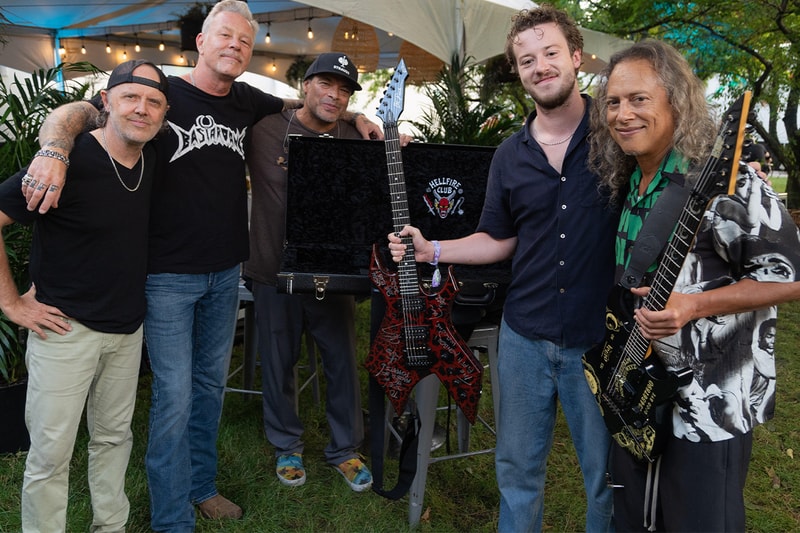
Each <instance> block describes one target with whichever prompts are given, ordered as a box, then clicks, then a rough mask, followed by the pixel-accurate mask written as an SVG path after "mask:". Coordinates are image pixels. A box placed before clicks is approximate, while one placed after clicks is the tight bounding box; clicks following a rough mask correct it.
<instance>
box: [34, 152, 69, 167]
mask: <svg viewBox="0 0 800 533" xmlns="http://www.w3.org/2000/svg"><path fill="white" fill-rule="evenodd" d="M39 156H41V157H52V158H53V159H58V160H59V161H61V162H62V163H64V164H65V165H67V166H69V158H68V157H67V156H65V155H62V154H61V153H59V152H56V151H55V150H44V149H42V150H39V151H38V152H36V153H35V154H33V157H39Z"/></svg>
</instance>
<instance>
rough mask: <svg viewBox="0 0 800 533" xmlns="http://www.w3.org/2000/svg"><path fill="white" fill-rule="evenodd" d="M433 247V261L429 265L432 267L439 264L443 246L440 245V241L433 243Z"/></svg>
mask: <svg viewBox="0 0 800 533" xmlns="http://www.w3.org/2000/svg"><path fill="white" fill-rule="evenodd" d="M431 244H432V245H433V261H431V262H430V263H429V264H430V265H431V266H436V265H438V264H439V256H440V255H441V254H442V245H441V244H439V241H431Z"/></svg>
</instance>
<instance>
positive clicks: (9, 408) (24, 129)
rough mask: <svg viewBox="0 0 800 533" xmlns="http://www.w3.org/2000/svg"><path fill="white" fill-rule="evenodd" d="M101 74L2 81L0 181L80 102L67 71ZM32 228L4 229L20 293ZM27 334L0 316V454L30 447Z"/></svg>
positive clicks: (44, 73)
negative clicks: (49, 121) (64, 107)
mask: <svg viewBox="0 0 800 533" xmlns="http://www.w3.org/2000/svg"><path fill="white" fill-rule="evenodd" d="M68 71H74V72H84V73H98V72H100V71H99V70H98V69H97V68H96V67H94V66H93V65H91V64H90V63H86V62H82V63H72V64H62V65H59V66H58V67H54V68H50V69H39V70H37V71H35V72H33V73H32V74H31V76H30V77H29V78H24V79H19V78H18V77H17V76H14V78H13V81H11V82H10V83H6V82H5V81H4V80H3V79H2V78H0V125H2V126H0V181H3V180H5V179H7V178H8V177H10V176H12V175H14V174H15V173H16V172H17V171H18V170H19V169H20V168H22V167H24V166H26V165H27V164H28V163H29V162H30V160H31V158H32V157H33V154H34V153H35V152H36V150H38V149H39V145H38V142H37V137H38V133H39V127H40V126H41V124H42V122H43V121H44V119H45V117H47V114H48V113H49V112H50V110H52V109H54V108H56V107H58V106H59V105H61V104H63V103H66V102H71V101H74V100H81V99H83V98H84V96H85V95H86V92H87V91H88V90H89V87H90V84H88V83H84V84H76V83H71V84H69V86H68V88H67V89H66V90H61V89H59V88H58V86H57V81H58V80H59V78H60V77H61V75H62V74H63V72H68ZM31 231H32V229H31V227H30V226H23V225H21V224H11V225H9V226H6V227H5V228H3V241H4V243H5V250H6V255H7V256H8V263H9V268H10V270H11V274H12V277H13V278H14V281H15V283H16V284H17V287H18V289H19V290H20V292H23V291H27V289H28V287H29V286H30V278H29V276H28V256H29V251H30V241H31ZM26 339H27V331H26V330H25V329H24V328H20V327H19V326H17V325H16V324H15V323H13V322H11V321H10V320H9V319H8V317H6V316H5V315H4V314H3V313H2V312H0V405H2V406H3V409H4V412H3V429H2V431H0V453H7V452H16V451H18V450H23V449H27V447H28V446H29V444H30V443H29V440H28V433H27V429H26V428H25V419H24V413H25V393H26V389H27V380H26V376H27V372H26V368H25V342H26Z"/></svg>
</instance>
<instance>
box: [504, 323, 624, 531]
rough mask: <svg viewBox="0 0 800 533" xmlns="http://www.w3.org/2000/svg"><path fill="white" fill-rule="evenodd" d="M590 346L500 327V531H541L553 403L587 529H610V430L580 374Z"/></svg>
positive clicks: (552, 423)
mask: <svg viewBox="0 0 800 533" xmlns="http://www.w3.org/2000/svg"><path fill="white" fill-rule="evenodd" d="M586 349H588V346H584V347H574V348H563V347H560V346H558V345H557V344H553V343H552V342H549V341H545V340H540V339H529V338H527V337H523V336H522V335H519V334H517V333H516V332H515V331H514V330H512V329H511V328H510V327H509V326H508V324H506V322H505V321H503V323H502V325H501V328H500V340H499V346H498V353H499V355H498V369H497V370H498V377H499V383H500V416H499V418H500V419H499V420H498V423H497V448H496V451H495V469H496V474H497V485H498V487H499V489H500V520H499V524H498V530H499V531H500V532H513V533H520V532H523V531H541V530H542V514H543V511H544V484H545V470H546V466H547V455H548V454H549V453H550V448H551V446H552V444H553V428H554V426H555V420H556V402H557V401H561V408H562V410H563V412H564V415H565V417H566V419H567V424H568V425H569V431H570V433H571V435H572V443H573V444H574V445H575V450H576V451H577V454H578V462H579V463H580V467H581V471H582V472H583V483H584V487H585V490H586V499H587V510H586V531H587V532H599V531H608V530H609V529H610V527H611V506H612V501H613V494H612V491H611V489H610V488H609V487H608V486H607V484H606V472H608V466H607V463H608V458H609V448H610V446H611V436H610V435H609V433H608V430H607V429H606V426H605V423H604V422H603V418H602V417H601V416H600V410H599V409H598V407H597V403H596V402H595V400H594V396H593V395H592V393H591V392H590V391H589V385H588V384H587V383H586V378H585V377H584V374H583V365H582V363H581V355H582V354H583V353H584V352H585V351H586Z"/></svg>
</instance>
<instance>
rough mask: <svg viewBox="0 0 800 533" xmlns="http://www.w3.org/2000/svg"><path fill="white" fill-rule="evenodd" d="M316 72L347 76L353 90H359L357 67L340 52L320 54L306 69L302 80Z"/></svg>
mask: <svg viewBox="0 0 800 533" xmlns="http://www.w3.org/2000/svg"><path fill="white" fill-rule="evenodd" d="M316 74H337V75H339V76H342V77H343V78H347V80H348V81H349V82H350V85H351V86H352V87H353V90H354V91H360V90H361V85H359V84H358V69H356V66H355V65H354V64H353V62H352V61H350V58H349V57H347V56H346V55H345V54H343V53H341V52H326V53H324V54H321V55H320V56H319V57H318V58H317V59H315V60H314V62H313V63H311V66H310V67H308V70H306V77H305V78H303V81H305V80H307V79H308V78H310V77H311V76H314V75H316Z"/></svg>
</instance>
